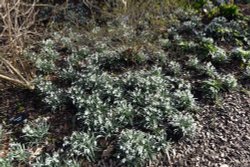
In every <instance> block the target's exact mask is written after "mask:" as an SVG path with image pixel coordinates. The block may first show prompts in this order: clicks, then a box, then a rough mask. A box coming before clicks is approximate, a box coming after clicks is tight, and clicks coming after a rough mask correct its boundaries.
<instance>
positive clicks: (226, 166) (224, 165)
mask: <svg viewBox="0 0 250 167" xmlns="http://www.w3.org/2000/svg"><path fill="white" fill-rule="evenodd" d="M220 167H229V166H228V165H227V164H222V165H221V166H220Z"/></svg>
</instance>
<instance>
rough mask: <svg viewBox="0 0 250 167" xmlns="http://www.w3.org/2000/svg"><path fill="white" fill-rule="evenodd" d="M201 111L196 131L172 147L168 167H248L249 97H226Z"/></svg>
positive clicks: (249, 142)
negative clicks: (191, 136) (189, 137)
mask: <svg viewBox="0 0 250 167" xmlns="http://www.w3.org/2000/svg"><path fill="white" fill-rule="evenodd" d="M202 108H203V109H202V111H200V112H199V113H197V114H196V115H195V119H196V120H197V122H198V123H199V125H200V128H199V132H197V134H196V136H195V137H193V138H192V139H186V140H185V141H180V142H178V143H176V144H174V145H173V147H172V149H170V153H169V154H170V155H169V158H168V162H167V166H173V167H175V166H176V167H177V166H178V167H180V166H187V167H196V166H197V167H201V166H202V167H206V166H208V167H250V97H249V96H248V95H245V94H243V93H236V92H235V93H232V94H226V95H224V96H223V100H222V101H221V103H220V104H217V105H213V106H211V105H210V106H209V105H205V106H203V107H202Z"/></svg>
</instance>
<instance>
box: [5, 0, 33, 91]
mask: <svg viewBox="0 0 250 167" xmlns="http://www.w3.org/2000/svg"><path fill="white" fill-rule="evenodd" d="M35 6H36V1H33V3H32V4H30V3H26V2H25V1H24V0H11V1H9V0H0V23H1V24H0V43H1V44H0V48H1V51H0V53H1V54H0V62H1V66H0V79H2V80H4V81H8V82H11V83H14V84H17V85H21V86H24V87H26V88H29V89H33V86H32V84H31V83H30V82H29V80H30V79H31V75H30V74H31V73H30V71H29V68H30V67H28V66H27V62H26V61H25V59H23V57H22V53H23V50H24V48H25V46H26V44H27V43H28V42H29V41H30V39H31V36H33V35H36V33H35V31H34V29H33V26H34V25H35V21H36V14H37V11H36V10H35Z"/></svg>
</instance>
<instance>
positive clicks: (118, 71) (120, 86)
mask: <svg viewBox="0 0 250 167" xmlns="http://www.w3.org/2000/svg"><path fill="white" fill-rule="evenodd" d="M58 39H59V41H57V43H56V42H54V41H53V40H46V41H45V42H44V46H43V48H42V49H41V51H40V52H39V53H38V54H34V55H32V58H34V59H35V63H36V66H37V67H38V73H39V74H40V75H39V78H38V79H37V86H38V88H39V90H40V92H41V93H42V94H43V95H44V97H45V99H44V100H45V102H46V103H47V104H49V105H50V106H51V108H52V109H54V110H55V111H57V110H58V109H59V108H60V106H63V105H73V106H74V108H75V109H76V111H72V112H76V124H77V128H76V130H77V131H76V132H74V133H73V134H72V136H71V137H69V138H67V139H66V140H65V148H64V149H65V150H64V151H65V152H67V155H63V153H62V155H61V156H67V157H71V158H77V159H78V158H81V157H85V158H86V159H88V160H90V161H95V160H97V159H98V158H100V155H101V154H100V153H102V152H103V150H104V149H105V148H103V147H102V146H101V145H100V144H97V143H99V142H100V139H103V138H104V139H106V140H112V142H114V143H115V145H116V146H115V149H114V150H113V155H114V157H115V158H117V159H120V160H121V161H122V162H123V163H126V164H130V165H142V164H144V163H145V162H146V161H145V160H149V159H155V157H156V155H157V153H160V152H163V151H165V149H167V146H168V141H169V140H171V139H179V138H181V137H183V136H186V135H192V134H194V132H195V127H196V125H195V123H194V120H193V119H192V116H190V115H189V114H188V111H190V110H192V109H194V107H195V100H194V98H193V95H192V93H191V85H190V83H189V82H188V81H185V80H184V79H179V78H177V77H171V76H168V75H166V72H165V71H164V70H163V69H162V64H164V63H165V62H164V59H163V58H161V59H160V57H158V58H157V59H158V62H157V61H155V62H154V64H153V65H148V66H147V68H145V67H146V65H147V64H149V63H148V62H150V59H152V57H153V56H151V57H147V56H146V54H145V53H143V52H141V53H138V54H133V52H132V53H131V54H130V55H128V49H127V48H117V49H116V50H111V49H110V48H108V47H107V46H96V48H95V50H97V51H93V50H92V51H91V49H90V48H88V47H87V46H85V47H81V48H75V47H73V46H72V41H71V39H70V38H65V37H61V38H58ZM58 45H63V46H65V47H66V48H67V53H69V54H67V55H64V54H65V53H60V52H59V51H58V48H57V46H58ZM142 64H144V66H142ZM140 65H141V66H140ZM46 78H47V79H46ZM57 112H59V111H57ZM89 142H90V143H89ZM98 153H99V154H98Z"/></svg>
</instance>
